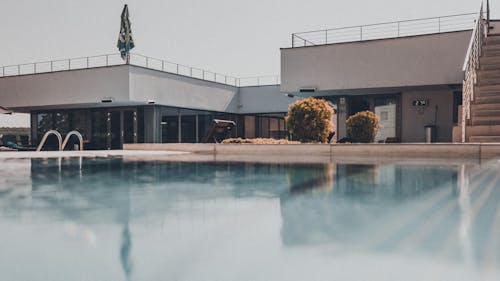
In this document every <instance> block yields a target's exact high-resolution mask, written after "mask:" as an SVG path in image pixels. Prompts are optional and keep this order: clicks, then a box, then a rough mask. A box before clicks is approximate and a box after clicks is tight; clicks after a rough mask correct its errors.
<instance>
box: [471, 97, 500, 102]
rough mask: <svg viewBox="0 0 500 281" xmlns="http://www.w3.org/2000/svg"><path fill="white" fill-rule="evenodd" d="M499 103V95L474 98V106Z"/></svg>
mask: <svg viewBox="0 0 500 281" xmlns="http://www.w3.org/2000/svg"><path fill="white" fill-rule="evenodd" d="M489 103H500V95H486V96H479V95H476V96H475V97H474V104H489Z"/></svg>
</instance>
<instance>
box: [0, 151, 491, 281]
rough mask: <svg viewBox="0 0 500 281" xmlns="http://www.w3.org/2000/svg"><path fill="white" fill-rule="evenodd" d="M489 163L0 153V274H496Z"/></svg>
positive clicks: (401, 277)
mask: <svg viewBox="0 0 500 281" xmlns="http://www.w3.org/2000/svg"><path fill="white" fill-rule="evenodd" d="M499 168H500V165H498V164H497V163H489V164H484V165H482V166H481V167H476V166H468V165H453V164H450V165H436V164H433V163H422V164H413V165H410V164H407V165H392V164H390V165H366V164H342V163H330V164H308V165H304V164H302V165H292V164H282V165H276V164H255V163H179V162H164V161H131V160H126V159H122V158H83V159H82V158H68V159H11V160H4V161H0V280H6V281H7V280H8V281H10V280H15V281H18V280H29V281H34V280H51V281H59V280H61V281H63V280H64V281H68V280H92V281H98V280H103V281H104V280H141V281H142V280H145V281H148V280H162V281H163V280H186V281H189V280H193V281H194V280H218V281H223V280H228V281H229V280H262V281H264V280H287V281H288V280H500V270H499V268H500V208H499V206H500V204H499V203H500V181H499V179H500V176H499V173H498V171H499Z"/></svg>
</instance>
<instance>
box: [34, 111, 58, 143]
mask: <svg viewBox="0 0 500 281" xmlns="http://www.w3.org/2000/svg"><path fill="white" fill-rule="evenodd" d="M53 128H54V116H53V114H52V113H49V112H47V113H38V114H37V135H38V138H39V140H40V139H41V138H42V137H43V135H44V134H45V133H46V132H47V131H49V130H52V129H53Z"/></svg>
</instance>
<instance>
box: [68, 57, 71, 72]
mask: <svg viewBox="0 0 500 281" xmlns="http://www.w3.org/2000/svg"><path fill="white" fill-rule="evenodd" d="M68 70H71V59H68Z"/></svg>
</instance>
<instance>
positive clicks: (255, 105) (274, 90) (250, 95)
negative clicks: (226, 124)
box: [238, 85, 299, 113]
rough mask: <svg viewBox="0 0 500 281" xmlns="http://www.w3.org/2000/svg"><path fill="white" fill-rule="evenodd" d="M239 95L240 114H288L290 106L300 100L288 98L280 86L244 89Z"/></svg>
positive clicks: (241, 89)
mask: <svg viewBox="0 0 500 281" xmlns="http://www.w3.org/2000/svg"><path fill="white" fill-rule="evenodd" d="M238 95H239V104H240V105H241V106H240V107H239V110H238V113H274V112H287V111H288V106H289V105H290V104H291V103H292V102H294V101H296V100H298V99H299V98H297V97H288V96H286V95H285V94H284V93H282V92H281V91H280V86H279V85H273V86H259V87H243V88H240V90H239V93H238Z"/></svg>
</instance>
